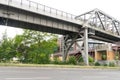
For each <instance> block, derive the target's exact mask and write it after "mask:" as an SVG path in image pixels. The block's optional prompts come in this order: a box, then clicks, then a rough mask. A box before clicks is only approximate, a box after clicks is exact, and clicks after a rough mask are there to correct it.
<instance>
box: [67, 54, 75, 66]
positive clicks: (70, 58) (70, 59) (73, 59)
mask: <svg viewBox="0 0 120 80" xmlns="http://www.w3.org/2000/svg"><path fill="white" fill-rule="evenodd" d="M67 63H68V64H73V65H76V64H77V61H76V58H75V57H74V56H71V57H69V60H68V61H67Z"/></svg>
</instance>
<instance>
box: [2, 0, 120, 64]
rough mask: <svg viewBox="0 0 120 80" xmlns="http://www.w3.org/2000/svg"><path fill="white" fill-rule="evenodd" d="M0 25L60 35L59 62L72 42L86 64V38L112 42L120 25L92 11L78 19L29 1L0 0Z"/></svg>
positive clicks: (98, 12)
mask: <svg viewBox="0 0 120 80" xmlns="http://www.w3.org/2000/svg"><path fill="white" fill-rule="evenodd" d="M0 25H6V26H11V27H18V28H24V29H31V30H37V31H43V32H49V33H55V34H61V35H64V40H63V49H62V50H63V59H64V60H66V57H67V53H68V51H69V49H70V47H71V46H72V45H73V43H74V42H76V41H78V40H81V41H83V44H82V45H79V44H78V46H79V48H80V51H81V53H82V55H83V57H84V61H85V63H86V65H88V64H89V63H88V38H91V39H96V40H100V41H105V42H110V43H115V42H119V41H120V22H119V21H118V20H116V19H114V18H113V17H111V16H109V15H107V14H105V13H104V12H102V11H100V10H98V9H94V10H92V11H89V12H87V13H84V14H82V15H79V16H75V15H72V14H70V13H67V12H64V11H60V10H57V9H54V8H50V7H48V6H45V5H42V4H39V3H36V2H32V1H30V0H0Z"/></svg>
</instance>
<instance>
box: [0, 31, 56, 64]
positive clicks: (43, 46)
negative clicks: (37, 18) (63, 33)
mask: <svg viewBox="0 0 120 80" xmlns="http://www.w3.org/2000/svg"><path fill="white" fill-rule="evenodd" d="M57 37H58V36H57V35H55V34H50V33H44V32H39V31H31V30H24V33H23V34H22V35H16V36H15V37H14V38H13V39H10V38H8V37H7V34H6V32H5V33H4V35H3V38H2V40H1V44H0V61H3V60H5V61H6V60H7V61H10V60H11V59H12V58H13V57H17V58H19V60H20V61H21V62H26V63H42V64H44V63H49V61H50V60H49V56H50V54H51V53H53V52H54V51H55V50H56V49H57Z"/></svg>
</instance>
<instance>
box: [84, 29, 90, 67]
mask: <svg viewBox="0 0 120 80" xmlns="http://www.w3.org/2000/svg"><path fill="white" fill-rule="evenodd" d="M84 52H85V64H86V65H87V66H89V61H88V28H87V27H85V32H84Z"/></svg>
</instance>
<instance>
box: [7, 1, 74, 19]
mask: <svg viewBox="0 0 120 80" xmlns="http://www.w3.org/2000/svg"><path fill="white" fill-rule="evenodd" d="M8 2H10V3H14V2H17V3H18V4H19V3H20V5H21V6H22V5H27V6H28V7H29V8H36V10H42V11H44V12H48V13H50V14H51V15H52V14H55V15H56V16H61V17H63V18H68V19H75V17H76V16H75V15H73V14H70V13H67V12H64V11H61V10H58V9H55V8H51V7H49V6H46V5H43V4H40V3H37V2H34V1H31V0H8Z"/></svg>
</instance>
